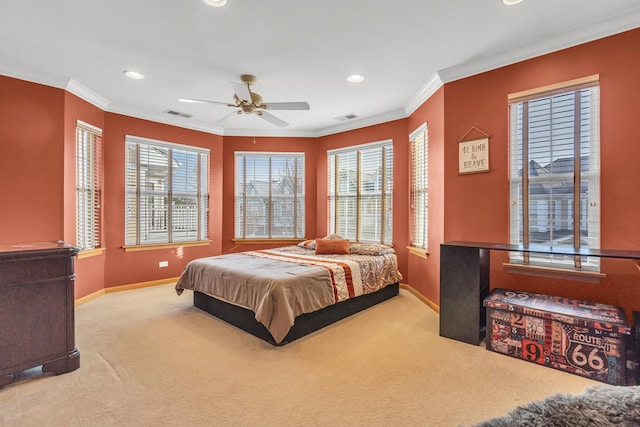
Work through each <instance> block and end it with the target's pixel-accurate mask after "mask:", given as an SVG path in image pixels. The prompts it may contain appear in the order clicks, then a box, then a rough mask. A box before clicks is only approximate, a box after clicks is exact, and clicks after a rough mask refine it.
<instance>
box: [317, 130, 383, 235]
mask: <svg viewBox="0 0 640 427" xmlns="http://www.w3.org/2000/svg"><path fill="white" fill-rule="evenodd" d="M378 148H379V149H380V150H381V157H380V185H379V187H380V195H379V197H380V208H379V210H378V212H377V214H378V216H379V221H380V232H379V235H380V238H379V239H377V240H372V239H364V238H363V236H362V235H363V231H364V230H363V229H364V228H365V227H364V226H363V221H362V211H363V210H364V209H365V203H364V202H366V201H367V200H370V199H372V198H374V197H375V196H376V194H372V193H366V192H365V191H364V185H365V184H366V182H365V181H364V180H363V178H362V172H363V160H362V158H363V156H364V155H365V153H366V152H368V151H370V150H375V149H378ZM347 156H355V158H356V162H355V167H356V171H355V178H356V182H355V183H351V184H353V185H350V183H349V182H347V187H348V188H347V190H348V191H342V190H340V188H344V185H342V186H340V183H341V181H340V180H339V179H336V176H335V174H336V172H337V171H339V170H340V167H339V164H340V158H341V157H344V158H346V157H347ZM343 184H344V182H343ZM374 187H375V185H374ZM353 189H355V191H353ZM340 199H343V200H346V201H353V202H354V203H352V205H353V210H355V213H356V215H355V224H354V225H353V226H354V227H355V231H354V232H348V230H347V232H346V233H345V232H344V231H341V226H340V221H341V220H344V218H340V217H339V213H340V212H339V209H338V208H337V206H339V204H340ZM327 230H329V233H330V234H340V235H341V236H342V237H344V238H347V239H349V240H352V241H355V242H375V243H381V244H385V245H393V140H391V139H388V140H383V141H378V142H372V143H366V144H359V145H352V146H349V147H344V148H339V149H335V150H329V151H327ZM374 234H375V231H374Z"/></svg>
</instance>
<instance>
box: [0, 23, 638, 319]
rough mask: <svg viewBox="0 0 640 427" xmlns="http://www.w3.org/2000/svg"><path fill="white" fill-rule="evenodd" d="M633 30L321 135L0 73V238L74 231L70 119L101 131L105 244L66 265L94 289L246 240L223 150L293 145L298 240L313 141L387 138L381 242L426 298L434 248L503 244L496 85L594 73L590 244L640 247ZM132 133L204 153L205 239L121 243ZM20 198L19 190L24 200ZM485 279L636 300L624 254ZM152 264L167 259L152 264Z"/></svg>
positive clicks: (322, 176) (320, 152)
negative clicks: (297, 161)
mask: <svg viewBox="0 0 640 427" xmlns="http://www.w3.org/2000/svg"><path fill="white" fill-rule="evenodd" d="M637 46H640V30H634V31H630V32H627V33H623V34H619V35H616V36H613V37H609V38H605V39H602V40H599V41H595V42H592V43H588V44H585V45H581V46H577V47H574V48H571V49H567V50H564V51H561V52H557V53H553V54H550V55H545V56H541V57H538V58H535V59H531V60H528V61H524V62H521V63H518V64H514V65H511V66H508V67H503V68H501V69H498V70H494V71H490V72H486V73H483V74H479V75H477V76H473V77H469V78H465V79H461V80H458V81H455V82H451V83H447V84H445V85H444V87H442V88H441V89H439V90H438V91H437V92H436V93H435V94H434V95H433V96H432V97H431V98H430V99H429V100H427V101H426V102H425V103H424V104H423V105H422V106H421V107H420V108H418V109H417V110H416V111H415V112H414V113H413V114H412V115H411V116H410V117H409V118H407V119H402V120H396V121H393V122H388V123H383V124H379V125H376V126H370V127H367V128H363V129H358V130H353V131H348V132H342V133H339V134H335V135H329V136H325V137H321V138H258V139H257V142H256V144H255V145H254V144H253V138H246V137H222V136H218V135H212V134H208V133H204V132H198V131H192V130H187V129H183V128H179V127H175V126H170V125H164V124H159V123H155V122H150V121H146V120H141V119H136V118H132V117H126V116H122V115H118V114H114V113H106V112H104V111H101V110H100V109H98V108H97V107H95V106H93V105H91V104H89V103H87V102H85V101H83V100H81V99H79V98H77V97H75V96H74V95H71V94H68V93H66V92H65V91H64V90H62V89H56V88H51V87H48V86H43V85H39V84H34V83H29V82H25V81H21V80H17V79H13V78H9V77H3V76H0V118H1V120H2V122H1V123H0V150H1V155H0V198H1V200H2V205H1V208H0V243H10V242H24V241H43V240H58V239H65V240H67V241H71V240H72V239H75V233H74V231H73V227H74V224H73V221H74V219H73V218H74V212H75V208H74V191H75V190H74V188H75V184H74V176H73V173H72V171H73V170H74V168H75V162H74V156H73V155H72V152H73V148H72V147H73V146H74V138H75V137H74V134H75V122H76V120H78V119H80V120H83V121H85V122H87V123H90V124H93V125H95V126H97V127H102V129H103V150H104V160H103V161H104V200H103V202H104V203H103V228H104V232H103V242H104V246H105V247H106V251H105V254H104V255H102V256H98V257H92V258H87V259H81V260H78V261H77V262H76V269H77V273H78V277H77V279H76V284H77V285H76V297H81V296H85V295H88V294H90V293H92V292H95V291H96V290H101V289H103V288H104V287H112V286H118V285H126V284H132V283H139V282H146V281H153V280H157V279H165V278H170V277H176V276H178V275H179V274H180V273H181V272H182V269H183V268H184V265H185V264H186V262H187V261H188V260H191V259H193V258H197V257H202V256H208V255H213V254H220V253H227V252H236V251H239V250H245V249H253V247H251V246H247V245H238V246H236V245H235V244H234V243H233V241H232V239H233V170H234V167H233V164H234V162H233V152H234V151H236V150H239V151H251V150H260V151H300V150H303V151H304V152H305V159H306V160H305V164H306V192H307V193H306V198H307V203H306V208H307V211H306V215H307V229H306V232H307V237H317V236H323V235H325V234H326V233H327V225H326V220H325V218H326V212H327V188H326V186H327V184H326V173H327V165H326V151H327V150H330V149H334V148H341V147H345V146H350V145H357V144H364V143H369V142H375V141H380V140H385V139H392V140H393V142H394V183H395V184H394V206H393V209H394V232H393V234H394V236H393V240H394V245H395V248H396V251H397V254H398V261H399V266H400V270H401V272H402V273H403V275H404V280H403V281H404V282H405V283H409V284H410V285H411V286H413V287H414V288H415V289H417V290H418V291H419V292H420V293H422V294H423V295H425V296H426V297H427V298H429V299H430V300H432V301H434V302H435V303H438V302H439V274H440V271H439V244H440V243H442V242H444V241H449V240H469V241H474V240H477V241H487V242H507V241H508V238H509V236H508V229H509V227H508V225H509V184H508V171H507V164H508V157H507V155H508V147H507V144H508V138H507V137H508V135H507V124H508V120H507V118H508V111H507V94H509V93H512V92H517V91H521V90H525V89H530V88H535V87H539V86H544V85H547V84H552V83H557V82H561V81H565V80H570V79H574V78H578V77H583V76H586V75H590V74H600V87H601V167H602V194H601V203H602V209H601V214H602V239H601V240H602V247H604V248H615V249H636V250H639V249H640V244H639V243H638V242H640V240H639V238H640V225H638V221H637V217H638V216H639V215H638V213H640V198H638V197H635V188H634V186H633V184H635V183H637V182H640V168H637V167H636V166H635V163H634V162H635V159H637V158H640V144H638V143H637V142H638V141H637V137H636V135H637V130H636V122H637V115H638V112H640V97H638V96H637V95H636V94H637V93H640V79H638V78H637V76H638V75H639V74H640V57H639V56H638V55H637V52H636V50H637V49H635V47H637ZM425 121H426V122H427V123H428V128H429V131H428V132H429V133H428V135H429V158H430V162H429V184H430V189H429V202H430V209H429V249H428V250H429V252H430V256H429V258H428V259H426V260H425V259H424V258H420V257H417V256H414V255H409V254H408V253H407V250H406V249H405V247H406V246H407V245H408V243H409V219H408V212H409V210H408V207H409V145H408V135H409V133H410V132H411V131H413V130H414V129H415V128H417V127H418V126H419V125H420V124H421V123H423V122H425ZM473 127H476V128H478V129H480V130H482V131H483V132H486V133H488V134H489V135H491V140H490V167H491V170H490V172H489V173H481V174H472V175H464V176H459V175H458V173H457V167H458V164H457V159H458V152H457V148H458V140H459V139H460V138H461V137H462V136H464V135H465V134H466V133H467V132H468V131H469V130H470V129H471V128H473ZM127 134H129V135H135V136H140V137H145V138H151V139H157V140H162V141H169V142H175V143H179V144H186V145H194V146H199V147H206V148H209V149H210V150H211V167H210V172H211V176H210V194H211V198H210V214H209V226H210V238H211V240H212V243H211V244H210V245H208V246H202V247H185V248H176V249H164V250H153V251H141V252H125V251H124V249H123V248H122V246H123V244H124V231H123V230H124V213H123V212H124V188H125V185H124V177H125V173H124V153H125V146H124V137H125V135H127ZM25 195H29V196H28V197H25ZM492 258H493V259H492V272H491V279H492V284H493V286H498V285H499V286H504V287H511V288H514V289H527V290H532V291H539V292H545V293H552V294H557V295H561V296H568V297H574V298H583V299H591V300H596V301H600V302H604V303H610V304H614V305H620V306H623V307H625V308H626V309H627V311H629V310H631V309H638V308H639V307H640V295H639V294H640V291H639V289H640V288H638V287H637V283H638V279H639V278H640V272H639V271H638V267H637V266H636V264H635V263H633V262H630V261H616V260H605V261H604V262H603V271H605V272H606V273H607V275H608V277H607V279H606V280H603V281H602V283H601V284H600V285H592V284H585V283H578V282H570V281H559V280H549V279H541V278H534V277H528V276H513V275H510V274H508V273H506V272H505V271H504V269H503V268H502V263H503V262H504V261H506V255H505V254H502V253H494V254H493V255H492ZM159 261H169V267H168V268H162V269H160V268H159V267H158V262H159Z"/></svg>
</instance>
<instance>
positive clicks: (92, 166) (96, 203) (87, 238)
mask: <svg viewBox="0 0 640 427" xmlns="http://www.w3.org/2000/svg"><path fill="white" fill-rule="evenodd" d="M101 159H102V130H101V129H98V128H96V127H94V126H91V125H89V124H87V123H83V122H81V121H78V124H77V127H76V246H77V247H78V248H80V250H90V249H96V248H99V247H100V238H101V236H100V233H101V214H100V212H101V210H100V207H101V197H102V180H101V178H100V177H101Z"/></svg>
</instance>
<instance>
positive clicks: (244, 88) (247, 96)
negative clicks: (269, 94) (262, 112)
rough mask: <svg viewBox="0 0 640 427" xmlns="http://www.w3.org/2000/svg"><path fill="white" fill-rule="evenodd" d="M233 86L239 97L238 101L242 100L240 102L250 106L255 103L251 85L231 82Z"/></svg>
mask: <svg viewBox="0 0 640 427" xmlns="http://www.w3.org/2000/svg"><path fill="white" fill-rule="evenodd" d="M231 86H232V87H233V92H234V93H235V94H236V95H237V96H238V99H240V101H244V102H246V103H249V104H251V102H253V101H252V100H251V92H250V91H249V85H247V84H244V83H236V82H231Z"/></svg>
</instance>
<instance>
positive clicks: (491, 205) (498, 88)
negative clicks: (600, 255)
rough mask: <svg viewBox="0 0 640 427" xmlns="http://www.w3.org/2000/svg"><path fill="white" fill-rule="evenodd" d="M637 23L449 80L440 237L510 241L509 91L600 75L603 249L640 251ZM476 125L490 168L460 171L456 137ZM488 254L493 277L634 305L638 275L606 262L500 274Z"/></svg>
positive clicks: (639, 293)
mask: <svg viewBox="0 0 640 427" xmlns="http://www.w3.org/2000/svg"><path fill="white" fill-rule="evenodd" d="M638 46H640V30H634V31H629V32H626V33H622V34H619V35H616V36H612V37H608V38H605V39H602V40H598V41H594V42H591V43H588V44H584V45H580V46H577V47H574V48H570V49H566V50H563V51H560V52H556V53H553V54H549V55H545V56H542V57H538V58H534V59H531V60H528V61H524V62H520V63H517V64H515V65H511V66H507V67H503V68H500V69H497V70H494V71H490V72H486V73H483V74H479V75H476V76H473V77H469V78H465V79H462V80H459V81H455V82H452V83H448V84H446V85H445V88H444V90H445V100H444V108H445V109H444V115H445V117H446V123H445V164H444V171H445V187H444V190H445V194H446V198H445V203H444V215H445V218H446V221H445V224H444V240H446V241H450V240H467V241H485V242H497V243H503V242H508V241H509V202H510V200H509V182H508V110H507V95H508V94H509V93H513V92H518V91H522V90H526V89H532V88H536V87H541V86H545V85H549V84H553V83H558V82H563V81H567V80H571V79H575V78H579V77H584V76H588V75H592V74H599V75H600V149H601V218H602V223H601V247H602V248H609V249H632V250H640V223H639V221H638V217H639V216H640V198H639V197H637V189H636V188H635V184H637V183H638V182H640V168H639V167H638V166H637V159H639V158H640V143H639V142H640V141H639V139H638V114H639V113H640V97H639V96H638V95H637V94H638V93H640V79H639V78H638V76H639V75H640V55H638ZM472 127H477V128H479V129H481V130H482V131H483V132H486V133H488V134H489V135H491V139H490V142H489V146H490V158H489V162H490V169H491V170H490V172H489V173H480V174H472V175H463V176H460V175H458V163H457V162H458V152H457V150H458V140H459V139H460V138H461V137H462V136H463V135H464V134H465V133H466V132H467V131H468V130H469V129H471V128H472ZM506 259H507V258H506V254H504V253H500V252H494V253H493V254H492V270H491V284H492V287H495V286H501V287H507V288H512V289H524V290H530V291H534V292H542V293H549V294H553V295H559V296H566V297H573V298H582V299H588V300H594V301H598V302H601V303H607V304H613V305H617V306H622V307H624V308H625V309H626V310H627V312H628V314H630V312H631V310H632V309H635V310H638V309H640V287H639V286H638V283H640V272H639V271H638V268H637V266H636V264H635V263H634V262H632V261H618V260H605V261H603V264H602V271H603V272H605V273H606V274H607V276H608V277H607V279H606V280H602V282H601V283H600V284H597V285H595V284H587V283H582V282H573V281H567V280H549V279H542V278H535V277H530V276H521V275H511V274H509V273H506V272H505V270H504V269H503V267H502V263H503V262H505V261H506Z"/></svg>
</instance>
